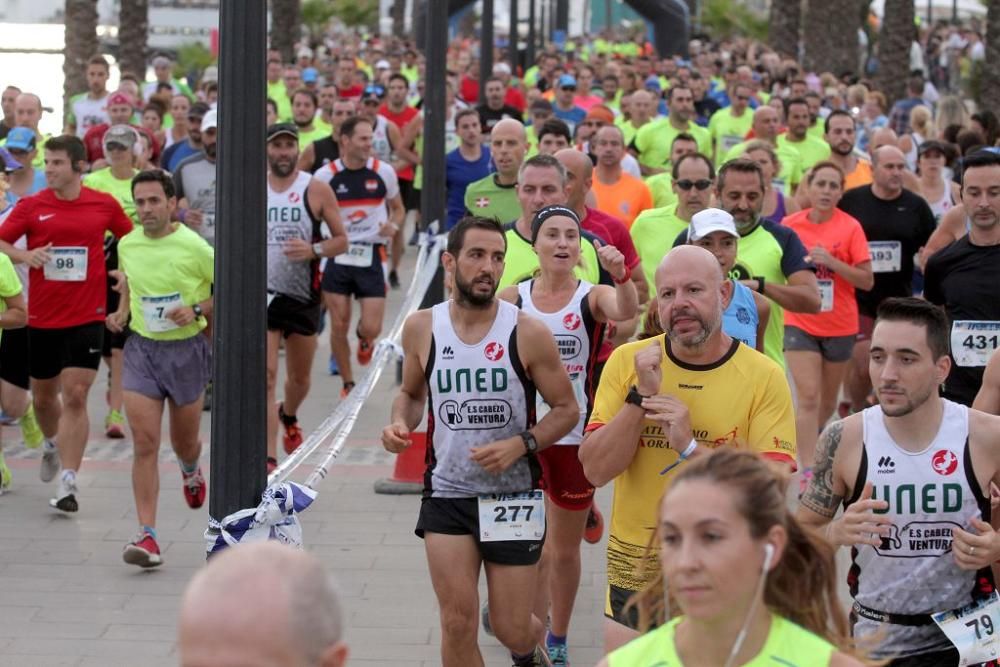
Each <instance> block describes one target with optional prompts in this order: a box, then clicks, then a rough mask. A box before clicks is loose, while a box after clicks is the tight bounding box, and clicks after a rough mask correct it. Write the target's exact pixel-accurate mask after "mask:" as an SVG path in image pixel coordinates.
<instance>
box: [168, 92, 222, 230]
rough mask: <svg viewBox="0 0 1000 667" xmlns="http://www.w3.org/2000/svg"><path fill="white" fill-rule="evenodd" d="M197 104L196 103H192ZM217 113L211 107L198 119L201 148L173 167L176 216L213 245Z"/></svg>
mask: <svg viewBox="0 0 1000 667" xmlns="http://www.w3.org/2000/svg"><path fill="white" fill-rule="evenodd" d="M195 106H197V105H195ZM218 125H219V114H218V112H217V111H216V110H215V109H210V110H209V111H208V112H207V113H206V114H205V117H204V118H202V119H201V152H200V153H197V154H195V155H192V156H191V157H188V158H185V159H184V160H182V161H181V162H180V164H178V165H177V168H176V169H175V170H174V172H173V174H174V190H175V192H177V212H176V213H175V215H176V216H177V219H178V220H180V221H181V222H183V223H184V224H185V225H187V226H188V227H190V228H191V229H193V230H194V231H196V232H198V234H200V235H201V237H202V238H203V239H205V240H206V241H208V243H209V245H215V174H216V166H215V158H216V150H217V142H218V139H219V137H218Z"/></svg>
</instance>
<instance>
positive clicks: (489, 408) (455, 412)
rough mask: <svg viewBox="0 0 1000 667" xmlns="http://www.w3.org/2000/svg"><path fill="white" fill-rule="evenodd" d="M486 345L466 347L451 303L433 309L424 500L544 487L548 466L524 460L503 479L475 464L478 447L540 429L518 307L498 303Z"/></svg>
mask: <svg viewBox="0 0 1000 667" xmlns="http://www.w3.org/2000/svg"><path fill="white" fill-rule="evenodd" d="M498 304H499V305H498V308H497V314H496V318H495V319H494V320H493V326H492V327H490V330H489V332H488V333H487V334H486V335H485V336H483V338H482V340H480V341H478V342H476V343H473V344H471V345H469V344H466V343H464V342H462V340H461V339H460V338H459V337H458V334H456V333H455V329H454V327H452V324H451V314H450V311H449V309H450V307H451V302H450V301H445V302H444V303H439V304H437V305H436V306H434V307H433V308H432V309H431V322H432V324H431V333H432V337H431V349H430V355H429V358H428V362H427V369H426V370H425V377H426V380H427V389H428V401H427V403H428V415H427V438H428V441H429V443H430V447H429V448H428V452H427V474H425V475H424V480H425V484H424V497H425V498H428V497H433V498H475V497H477V496H480V495H483V494H489V493H523V492H525V491H530V490H532V489H534V488H537V487H538V482H539V479H540V478H541V468H540V466H539V464H538V461H537V459H536V458H535V457H534V456H528V455H525V456H523V457H522V458H520V459H518V460H517V461H515V462H514V464H513V465H512V466H510V467H509V468H507V470H505V471H503V472H502V473H500V474H499V475H495V474H493V473H491V472H487V471H486V470H485V469H484V468H483V467H482V466H480V465H479V464H478V463H476V462H475V461H473V460H472V459H471V458H469V450H470V448H472V447H478V446H482V445H487V444H489V443H492V442H496V441H497V440H503V439H504V438H510V437H513V436H516V435H518V434H519V433H521V432H522V431H525V430H526V429H528V428H530V427H531V426H534V424H535V409H534V406H535V385H534V383H532V382H531V380H529V379H528V376H527V374H526V373H525V371H524V367H523V366H522V365H521V359H520V356H519V355H518V350H517V317H518V314H519V312H520V311H519V310H518V308H517V306H515V305H513V304H510V303H507V302H506V301H498Z"/></svg>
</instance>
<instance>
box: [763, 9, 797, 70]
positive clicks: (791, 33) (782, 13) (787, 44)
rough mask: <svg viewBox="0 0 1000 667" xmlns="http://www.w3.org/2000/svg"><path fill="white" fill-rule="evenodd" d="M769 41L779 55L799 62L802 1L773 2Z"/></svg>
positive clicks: (769, 20) (769, 19) (769, 21)
mask: <svg viewBox="0 0 1000 667" xmlns="http://www.w3.org/2000/svg"><path fill="white" fill-rule="evenodd" d="M768 23H770V25H771V29H770V31H769V33H768V38H769V39H768V41H769V42H770V44H771V47H772V48H774V50H775V51H777V52H778V53H780V54H782V55H785V56H789V57H791V58H794V59H796V60H798V57H799V33H800V31H801V29H802V26H801V23H802V0H771V12H770V16H769V18H768Z"/></svg>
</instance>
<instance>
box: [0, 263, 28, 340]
mask: <svg viewBox="0 0 1000 667" xmlns="http://www.w3.org/2000/svg"><path fill="white" fill-rule="evenodd" d="M22 291H24V290H23V288H22V287H21V279H20V278H18V277H17V271H15V270H14V263H13V262H11V261H10V257H8V256H7V255H3V254H0V313H5V312H7V303H6V302H5V301H4V299H9V298H10V297H12V296H17V295H18V294H20V293H21V292H22ZM2 333H3V331H2V330H0V334H2Z"/></svg>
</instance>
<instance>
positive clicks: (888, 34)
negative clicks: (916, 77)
mask: <svg viewBox="0 0 1000 667" xmlns="http://www.w3.org/2000/svg"><path fill="white" fill-rule="evenodd" d="M913 20H914V16H913V0H885V9H884V10H883V12H882V29H881V30H880V31H879V34H878V72H877V74H876V80H877V81H878V87H879V89H880V90H881V91H882V92H883V93H885V96H886V97H887V98H889V103H890V104H892V103H893V102H894V101H896V100H898V99H900V98H902V97H904V96H905V95H906V81H907V79H909V77H910V45H911V44H913V38H914V36H915V34H916V33H915V31H916V27H915V26H914V23H913Z"/></svg>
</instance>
